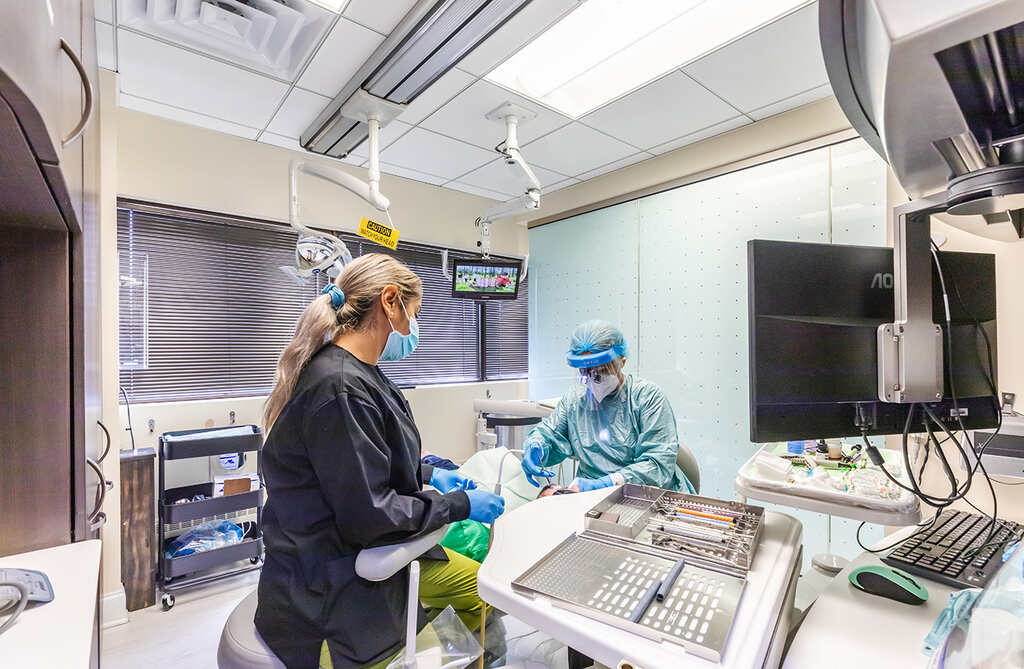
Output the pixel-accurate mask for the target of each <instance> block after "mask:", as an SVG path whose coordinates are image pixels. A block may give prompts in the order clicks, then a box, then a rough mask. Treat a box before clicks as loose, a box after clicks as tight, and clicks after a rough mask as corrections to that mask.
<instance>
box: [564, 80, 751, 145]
mask: <svg viewBox="0 0 1024 669" xmlns="http://www.w3.org/2000/svg"><path fill="white" fill-rule="evenodd" d="M736 114H737V111H736V109H734V108H733V107H732V106H731V105H730V104H728V103H727V102H724V101H723V100H722V99H721V98H719V97H717V96H715V95H714V94H713V93H711V92H710V91H708V90H707V89H706V88H704V87H703V86H701V85H700V84H698V83H697V82H695V81H694V80H693V79H691V78H690V77H688V76H686V75H685V74H683V73H682V72H680V71H678V70H675V71H673V72H671V73H669V74H668V75H666V76H664V77H662V78H661V79H658V80H656V81H652V82H651V83H649V84H647V85H646V86H644V87H643V88H640V89H637V90H635V91H633V92H632V93H630V94H629V95H626V96H625V97H621V98H619V99H618V100H616V101H615V102H612V103H610V104H608V105H605V106H604V107H601V108H600V109H598V110H597V111H594V112H591V113H590V114H587V115H586V116H584V117H583V118H581V119H580V120H581V121H582V122H583V123H585V124H587V125H589V126H590V127H592V128H597V129H598V130H601V131H602V132H605V133H607V134H609V135H611V136H612V137H618V138H619V139H621V140H623V141H626V142H629V143H630V144H632V145H633V146H638V147H640V148H643V149H647V148H650V147H652V146H657V145H658V144H662V143H664V142H667V141H668V140H670V139H675V138H676V137H681V136H683V135H687V134H689V133H691V132H694V131H697V130H700V129H701V128H706V127H707V126H709V125H712V124H714V123H718V122H719V121H724V120H725V119H728V118H732V117H734V116H736Z"/></svg>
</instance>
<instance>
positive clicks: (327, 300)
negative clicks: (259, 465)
mask: <svg viewBox="0 0 1024 669" xmlns="http://www.w3.org/2000/svg"><path fill="white" fill-rule="evenodd" d="M334 285H336V286H337V287H338V288H340V289H341V290H342V292H344V294H345V302H344V303H343V304H342V305H341V306H340V307H339V308H338V309H337V310H335V308H334V306H333V304H332V302H331V296H330V295H320V296H319V297H317V298H316V299H315V300H313V301H312V302H310V304H309V306H308V307H306V310H305V311H304V312H303V313H302V316H300V317H299V322H298V323H297V324H296V326H295V334H294V335H293V336H292V341H291V343H289V344H288V346H287V348H285V350H284V352H283V353H282V354H281V358H280V359H279V360H278V362H277V375H276V378H275V382H274V390H273V392H271V393H270V397H268V398H267V403H266V406H265V407H264V411H263V423H264V426H265V430H266V432H268V433H269V432H270V428H271V427H273V425H274V421H276V420H277V418H278V416H280V415H281V412H282V411H284V408H285V406H287V404H288V402H289V401H290V400H291V398H292V393H293V392H294V391H295V385H296V384H297V383H298V381H299V375H300V374H302V370H303V369H305V368H306V365H307V364H308V363H309V361H310V360H311V359H312V358H313V356H314V355H316V353H317V351H319V350H320V349H321V348H323V346H324V344H326V343H327V342H329V341H331V340H332V339H334V338H335V337H337V336H338V335H341V334H344V333H346V332H352V331H355V330H359V329H360V328H362V327H363V326H364V325H366V323H367V315H369V314H370V313H371V312H372V309H373V306H374V305H375V304H376V303H377V300H379V299H380V294H381V293H382V292H384V289H385V288H386V287H387V286H395V287H396V288H398V295H399V297H400V298H401V299H402V300H403V301H404V302H406V303H408V302H409V301H410V300H412V299H418V298H421V297H422V295H423V285H422V283H421V282H420V278H419V277H418V276H416V275H415V274H414V273H413V272H412V271H411V270H410V269H409V268H408V267H406V266H405V265H403V264H402V263H401V262H399V261H398V260H395V259H394V258H392V257H391V256H386V255H383V254H381V253H369V254H367V255H364V256H360V257H359V258H356V259H355V260H353V261H352V262H350V263H349V264H348V265H346V266H345V269H344V270H342V272H341V274H339V275H338V278H337V279H335V280H334Z"/></svg>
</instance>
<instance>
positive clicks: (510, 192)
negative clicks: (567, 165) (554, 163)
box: [459, 158, 565, 197]
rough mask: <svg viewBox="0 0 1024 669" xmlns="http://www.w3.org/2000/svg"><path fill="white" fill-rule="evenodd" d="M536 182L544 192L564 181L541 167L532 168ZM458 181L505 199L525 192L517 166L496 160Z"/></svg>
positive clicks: (523, 179) (521, 173) (523, 181)
mask: <svg viewBox="0 0 1024 669" xmlns="http://www.w3.org/2000/svg"><path fill="white" fill-rule="evenodd" d="M531 169H533V172H534V174H536V175H537V180H538V181H540V187H541V190H542V191H546V190H547V189H548V187H549V186H551V184H555V183H558V182H559V181H565V175H564V174H559V173H557V172H552V171H551V170H546V169H544V168H543V167H532V168H531ZM459 181H460V182H461V183H464V184H469V185H470V186H477V187H478V188H486V189H487V190H490V191H494V192H496V193H504V194H505V196H506V197H516V196H518V195H522V194H523V193H525V192H526V186H527V182H526V177H525V175H524V174H523V171H522V170H521V169H520V168H519V167H517V166H509V165H507V164H506V163H505V161H504V160H502V159H500V158H499V159H498V160H495V161H492V162H490V163H487V164H486V165H484V166H483V167H481V168H480V169H477V170H473V171H472V172H470V173H469V174H464V175H462V176H461V177H459Z"/></svg>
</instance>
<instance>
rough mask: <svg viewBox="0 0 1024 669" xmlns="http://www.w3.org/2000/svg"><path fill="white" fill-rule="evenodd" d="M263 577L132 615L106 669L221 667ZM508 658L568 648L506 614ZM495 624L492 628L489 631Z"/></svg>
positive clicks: (107, 654) (800, 591)
mask: <svg viewBox="0 0 1024 669" xmlns="http://www.w3.org/2000/svg"><path fill="white" fill-rule="evenodd" d="M831 578H832V577H831V576H828V575H826V574H823V573H822V572H820V571H818V570H817V569H814V568H811V569H808V571H807V572H806V573H804V574H803V575H802V576H801V577H800V581H799V584H798V586H797V594H796V607H797V608H798V609H801V610H803V609H805V608H807V607H808V606H810V604H811V603H812V602H813V601H814V600H815V599H816V598H817V596H818V594H820V593H821V591H822V590H824V589H825V588H826V587H827V586H828V584H829V582H830V581H831ZM258 580H259V575H258V573H250V574H244V575H242V576H238V577H235V578H233V579H230V580H228V581H224V582H222V583H216V584H212V585H208V586H205V587H202V588H197V589H195V590H191V591H186V592H182V593H180V594H179V595H177V598H176V599H177V601H176V603H175V605H174V608H172V609H171V610H170V611H162V610H161V609H160V606H159V605H157V606H154V607H151V608H149V609H145V610H143V611H136V612H134V613H132V614H130V615H129V618H130V622H128V623H127V624H125V625H119V626H117V627H112V628H110V629H108V630H105V631H104V632H103V645H102V652H103V657H102V666H103V669H140V668H142V667H173V668H175V669H217V645H218V644H219V642H220V633H221V629H222V628H223V627H224V621H225V620H227V617H228V615H229V614H230V613H231V611H232V610H233V609H234V608H235V605H237V604H238V602H240V601H241V600H242V599H243V598H244V597H245V596H246V595H248V594H249V593H250V592H251V591H252V590H253V588H255V587H256V583H257V581H258ZM504 624H505V631H506V636H507V638H508V639H509V641H508V650H509V657H510V658H511V659H512V660H515V661H517V662H519V663H520V665H519V666H520V667H522V668H523V669H547V668H550V669H565V667H566V666H567V664H566V659H565V647H564V646H563V645H562V644H560V643H558V642H557V641H555V640H554V639H551V638H550V637H548V636H547V635H545V634H543V633H541V632H537V631H534V630H532V629H531V628H529V627H528V626H526V625H525V624H524V623H522V622H520V621H518V620H516V619H514V618H512V617H511V616H506V617H505V619H504ZM489 629H490V628H489V627H488V630H489Z"/></svg>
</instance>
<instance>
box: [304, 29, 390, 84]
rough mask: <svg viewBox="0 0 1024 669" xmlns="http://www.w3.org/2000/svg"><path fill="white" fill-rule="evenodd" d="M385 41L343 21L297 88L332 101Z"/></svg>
mask: <svg viewBox="0 0 1024 669" xmlns="http://www.w3.org/2000/svg"><path fill="white" fill-rule="evenodd" d="M383 41H384V37H383V36H382V35H379V34H378V33H375V32H374V31H372V30H370V29H368V28H364V27H362V26H361V25H358V24H355V23H353V22H352V21H349V20H347V19H345V18H340V19H338V22H337V23H336V24H335V25H334V28H333V29H332V30H331V34H330V35H328V36H327V39H325V40H324V43H323V44H322V45H320V49H319V50H318V51H317V52H316V53H315V54H314V55H313V59H312V60H311V61H310V63H309V65H308V66H307V67H306V71H305V72H303V73H302V76H301V77H299V82H298V84H299V86H301V87H302V88H305V89H308V90H311V91H316V92H317V93H320V94H322V95H326V96H328V97H330V98H333V97H334V96H335V95H337V94H338V91H340V90H341V87H342V86H344V85H345V84H347V83H348V80H349V79H351V78H352V75H353V74H355V73H356V70H358V69H359V68H360V67H361V66H362V64H363V63H365V62H366V59H367V58H369V57H370V54H371V53H373V51H374V49H376V48H377V46H378V45H380V43H381V42H383Z"/></svg>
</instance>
